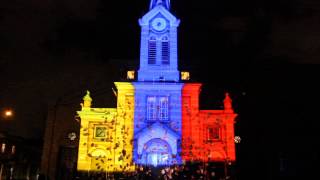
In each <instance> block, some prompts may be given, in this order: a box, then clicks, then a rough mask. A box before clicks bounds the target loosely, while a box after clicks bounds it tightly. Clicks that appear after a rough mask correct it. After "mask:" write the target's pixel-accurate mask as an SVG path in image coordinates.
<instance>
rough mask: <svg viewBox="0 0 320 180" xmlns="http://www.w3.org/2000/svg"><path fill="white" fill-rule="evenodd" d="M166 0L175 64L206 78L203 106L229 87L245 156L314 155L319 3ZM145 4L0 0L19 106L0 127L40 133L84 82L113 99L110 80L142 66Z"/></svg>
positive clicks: (0, 28)
mask: <svg viewBox="0 0 320 180" xmlns="http://www.w3.org/2000/svg"><path fill="white" fill-rule="evenodd" d="M171 3H172V12H173V14H175V15H176V16H177V17H178V18H179V19H181V25H180V28H179V63H180V69H187V70H190V71H191V76H192V79H193V80H194V81H200V82H203V83H204V85H203V92H202V93H203V94H202V96H201V101H202V103H201V107H202V108H219V107H220V106H221V100H222V98H223V93H224V92H225V91H229V92H231V95H232V97H233V99H234V104H235V108H236V111H237V113H238V114H239V117H238V122H237V125H236V127H237V133H238V134H239V135H241V136H242V137H243V143H242V144H241V146H243V147H247V148H244V149H245V150H248V149H249V148H248V147H250V148H256V150H255V151H253V152H252V151H250V153H253V154H250V153H249V151H245V152H243V154H244V156H242V157H244V159H245V157H249V156H253V157H260V156H262V160H263V159H265V158H267V157H268V156H267V155H268V154H270V153H271V154H274V155H275V156H281V155H279V154H281V153H284V154H286V155H284V156H290V157H292V156H293V157H296V158H300V156H298V154H309V155H310V156H311V157H312V158H309V159H308V160H306V162H304V161H303V162H302V163H301V164H304V163H309V164H310V163H311V164H312V163H313V162H315V161H316V159H317V160H318V159H319V156H318V155H319V154H318V153H316V152H317V150H318V149H316V148H315V147H317V145H319V143H318V141H315V137H316V136H317V134H316V132H317V129H318V128H317V126H316V124H317V120H318V119H319V117H318V116H316V112H317V108H318V107H319V105H318V100H319V98H318V97H319V88H317V87H316V86H317V83H318V82H319V75H318V74H319V63H320V24H319V22H320V2H319V1H317V0H197V1H194V0H172V2H171ZM148 6H149V0H130V1H105V0H90V1H88V0H29V1H22V0H2V1H0V80H1V86H0V107H1V108H2V109H3V108H5V107H11V108H13V109H14V110H15V117H14V118H13V120H12V121H10V122H5V123H4V122H3V121H2V122H1V123H0V125H1V126H0V128H1V129H0V130H3V129H5V130H6V131H8V132H9V133H15V134H16V135H19V136H23V137H27V138H42V135H43V132H44V122H45V119H46V116H47V107H48V105H49V104H52V103H54V102H55V101H56V99H57V98H59V97H63V98H64V100H65V101H68V102H72V103H74V104H73V105H74V106H75V107H76V106H78V104H79V103H80V98H81V96H80V95H82V94H83V92H84V91H85V90H86V89H90V90H92V91H93V92H97V93H96V94H95V93H93V96H96V97H97V98H100V99H101V100H100V102H97V105H101V106H108V107H111V106H112V105H113V104H114V100H110V99H114V98H113V97H112V91H111V87H112V82H113V81H116V80H121V78H123V77H124V74H123V72H125V69H128V67H129V69H130V68H135V69H138V67H137V64H138V58H139V43H140V42H139V41H140V39H139V37H140V29H139V26H138V18H140V17H141V16H142V15H143V14H144V13H146V12H147V11H148ZM98 92H100V94H99V93H98ZM101 92H104V94H103V93H102V94H101ZM111 101H112V103H111ZM79 108H80V107H79ZM253 144H254V146H253ZM293 149H294V151H292V150H293ZM251 160H253V161H258V159H257V158H251ZM240 161H241V158H240ZM301 167H304V166H302V165H301ZM299 168H300V166H299Z"/></svg>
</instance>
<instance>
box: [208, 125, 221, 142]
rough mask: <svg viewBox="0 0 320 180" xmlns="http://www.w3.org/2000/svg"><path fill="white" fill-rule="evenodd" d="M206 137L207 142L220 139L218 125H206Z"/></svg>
mask: <svg viewBox="0 0 320 180" xmlns="http://www.w3.org/2000/svg"><path fill="white" fill-rule="evenodd" d="M207 139H208V141H209V142H212V141H216V140H219V139H220V128H219V127H208V131H207Z"/></svg>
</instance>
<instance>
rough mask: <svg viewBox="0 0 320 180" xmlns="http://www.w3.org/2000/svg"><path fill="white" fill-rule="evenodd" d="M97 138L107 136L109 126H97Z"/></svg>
mask: <svg viewBox="0 0 320 180" xmlns="http://www.w3.org/2000/svg"><path fill="white" fill-rule="evenodd" d="M94 137H95V138H107V127H105V126H96V127H95V131H94Z"/></svg>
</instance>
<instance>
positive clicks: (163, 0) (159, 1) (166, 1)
mask: <svg viewBox="0 0 320 180" xmlns="http://www.w3.org/2000/svg"><path fill="white" fill-rule="evenodd" d="M159 5H161V6H163V7H165V8H166V9H168V10H169V9H170V0H151V1H150V10H151V9H153V8H154V7H156V6H159Z"/></svg>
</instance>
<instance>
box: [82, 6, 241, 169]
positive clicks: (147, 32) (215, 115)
mask: <svg viewBox="0 0 320 180" xmlns="http://www.w3.org/2000/svg"><path fill="white" fill-rule="evenodd" d="M179 24H180V20H179V19H177V18H176V17H175V16H174V15H173V14H171V12H170V0H151V2H150V7H149V12H148V13H146V14H145V15H144V16H143V17H142V18H141V19H139V25H140V26H141V42H140V46H141V47H140V67H139V70H138V72H137V74H138V77H137V78H135V79H136V80H135V81H130V82H129V81H128V82H115V86H116V88H117V92H116V95H117V107H116V108H97V107H94V106H93V105H94V100H92V98H91V97H90V92H89V91H88V92H87V94H86V95H85V96H84V98H83V103H82V108H81V110H80V111H78V115H79V117H80V119H81V120H80V122H81V127H80V128H81V129H80V134H79V138H80V139H79V146H78V161H77V169H78V170H79V171H86V172H88V171H107V172H119V171H134V169H135V166H136V165H144V166H145V165H146V166H149V165H150V166H170V165H179V164H182V163H184V162H187V161H201V162H219V161H221V162H224V161H226V160H228V161H235V142H234V123H235V117H236V114H235V113H234V111H233V108H232V100H231V98H230V96H229V95H228V93H226V95H225V99H224V101H223V104H224V108H223V109H220V110H200V109H199V103H200V102H199V95H200V92H201V83H189V82H188V80H189V73H188V72H179V70H178V55H177V54H178V53H177V52H178V47H177V44H178V43H177V29H178V27H179ZM132 76H134V72H128V78H129V79H134V77H132Z"/></svg>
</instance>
